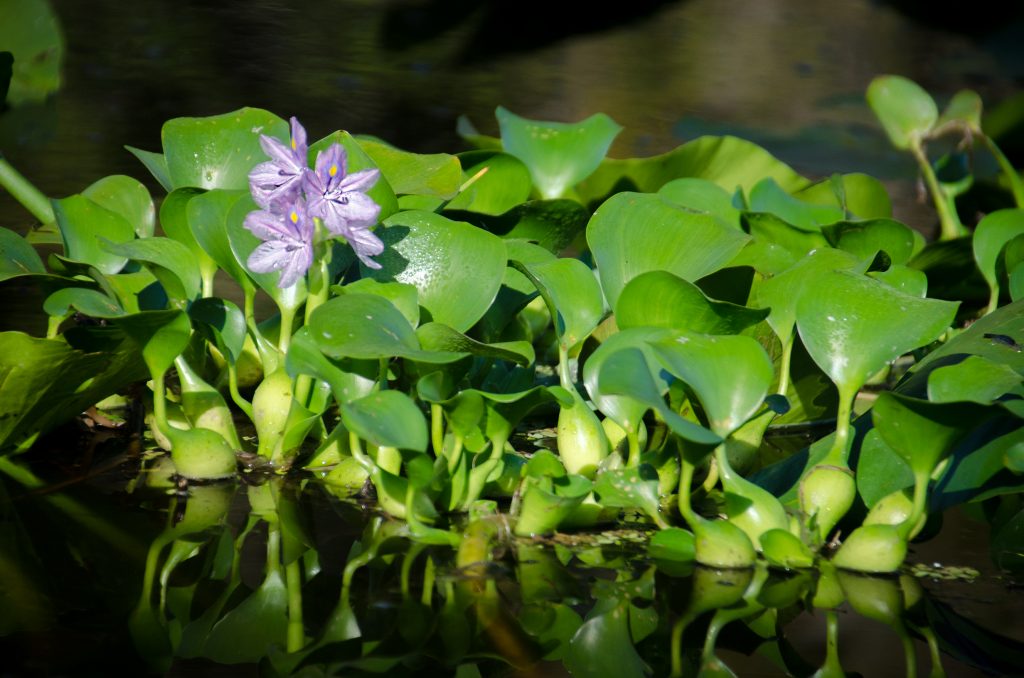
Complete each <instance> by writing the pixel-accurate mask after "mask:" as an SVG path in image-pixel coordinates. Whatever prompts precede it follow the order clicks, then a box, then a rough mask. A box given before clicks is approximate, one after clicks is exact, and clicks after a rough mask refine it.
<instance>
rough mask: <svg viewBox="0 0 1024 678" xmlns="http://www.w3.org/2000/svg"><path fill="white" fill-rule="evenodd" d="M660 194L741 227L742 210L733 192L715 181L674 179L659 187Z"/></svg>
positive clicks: (692, 178)
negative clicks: (736, 205) (738, 207)
mask: <svg viewBox="0 0 1024 678" xmlns="http://www.w3.org/2000/svg"><path fill="white" fill-rule="evenodd" d="M658 195H660V196H662V197H663V198H665V199H666V200H668V201H669V202H672V203H674V204H676V205H679V206H680V207H685V208H686V209H688V210H692V211H694V212H704V213H706V214H710V215H711V216H714V217H718V219H719V220H720V221H721V222H722V223H723V224H724V225H726V226H730V227H732V228H735V229H737V230H738V229H739V228H740V211H739V210H738V209H736V207H735V206H734V205H733V202H732V194H731V193H729V191H727V190H725V189H724V188H722V187H721V186H719V185H718V184H716V183H714V182H713V181H708V180H707V179H700V178H698V177H683V178H682V179H674V180H672V181H670V182H668V183H667V184H665V185H664V186H662V187H661V188H659V189H658Z"/></svg>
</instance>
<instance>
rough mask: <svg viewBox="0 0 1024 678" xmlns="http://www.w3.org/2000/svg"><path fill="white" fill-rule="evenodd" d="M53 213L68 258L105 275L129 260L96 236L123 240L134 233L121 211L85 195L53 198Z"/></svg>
mask: <svg viewBox="0 0 1024 678" xmlns="http://www.w3.org/2000/svg"><path fill="white" fill-rule="evenodd" d="M53 213H54V216H55V218H56V219H57V226H58V227H60V234H61V238H62V239H63V241H64V252H65V253H66V254H67V256H68V258H69V259H73V260H75V261H81V262H85V263H88V264H92V265H93V266H95V267H96V268H98V269H99V270H100V271H102V272H103V273H106V274H107V275H111V274H114V273H117V272H118V271H120V270H121V269H122V268H123V267H124V265H125V264H126V263H127V262H128V259H127V257H124V256H119V255H117V254H114V253H112V252H109V251H108V250H107V249H106V248H104V247H103V245H102V244H101V243H100V240H99V239H100V238H106V239H108V240H111V241H113V242H115V243H122V242H127V241H129V240H131V239H133V238H134V237H135V229H134V228H132V225H131V224H130V223H128V220H127V219H125V218H124V217H122V216H121V215H120V214H117V213H116V212H111V211H110V210H108V209H107V208H105V207H101V206H100V205H99V204H98V203H95V202H93V201H92V200H90V199H89V198H86V197H85V196H84V195H73V196H70V197H68V198H63V199H61V200H54V201H53Z"/></svg>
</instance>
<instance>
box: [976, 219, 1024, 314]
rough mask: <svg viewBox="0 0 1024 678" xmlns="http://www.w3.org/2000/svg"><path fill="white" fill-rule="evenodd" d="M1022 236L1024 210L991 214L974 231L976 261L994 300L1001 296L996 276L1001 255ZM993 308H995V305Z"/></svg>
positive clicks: (1023, 232)
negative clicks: (1004, 249)
mask: <svg viewBox="0 0 1024 678" xmlns="http://www.w3.org/2000/svg"><path fill="white" fill-rule="evenodd" d="M1021 234H1024V209H1004V210H997V211H995V212H991V213H990V214H988V215H986V216H985V218H984V219H982V220H981V221H980V222H978V226H977V228H975V229H974V238H973V240H972V243H973V249H974V259H975V261H976V262H977V263H978V269H979V270H980V271H981V275H982V276H984V278H985V282H987V283H988V286H989V289H990V290H991V294H992V298H993V299H996V298H998V294H999V279H998V278H997V275H996V266H997V263H998V261H999V254H1000V253H1001V252H1002V251H1003V247H1004V246H1006V244H1007V243H1008V242H1010V241H1011V240H1013V239H1014V238H1016V237H1017V236H1019V235H1021ZM991 308H995V304H994V303H993V304H992V305H991Z"/></svg>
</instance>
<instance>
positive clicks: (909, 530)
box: [899, 472, 931, 541]
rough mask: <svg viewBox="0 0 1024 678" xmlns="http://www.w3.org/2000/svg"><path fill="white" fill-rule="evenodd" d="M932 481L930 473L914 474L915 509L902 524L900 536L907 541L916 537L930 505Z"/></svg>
mask: <svg viewBox="0 0 1024 678" xmlns="http://www.w3.org/2000/svg"><path fill="white" fill-rule="evenodd" d="M930 481H931V474H930V473H917V472H915V473H914V507H913V509H911V511H910V517H909V518H907V519H906V520H905V521H903V523H902V524H900V528H899V529H900V536H901V537H903V538H904V539H906V540H907V541H909V540H911V539H913V538H914V536H915V534H914V533H915V532H916V530H915V529H914V528H915V527H916V526H917V524H918V522H920V520H921V516H923V515H924V514H925V509H926V508H927V505H928V483H929V482H930Z"/></svg>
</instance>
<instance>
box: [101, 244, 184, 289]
mask: <svg viewBox="0 0 1024 678" xmlns="http://www.w3.org/2000/svg"><path fill="white" fill-rule="evenodd" d="M102 244H103V246H104V248H105V249H106V250H107V251H109V252H113V253H114V254H119V255H121V256H123V257H126V258H128V259H130V260H132V261H137V262H139V263H141V264H142V265H143V266H145V267H146V268H148V269H149V270H150V271H152V273H153V275H154V276H156V278H157V280H159V281H160V284H161V285H163V286H164V290H165V291H166V292H167V296H168V297H170V298H171V299H173V300H176V301H181V302H187V301H191V300H193V299H195V298H196V297H198V296H199V292H200V290H201V286H202V281H201V280H200V277H199V266H198V264H197V263H196V259H195V256H193V254H192V252H191V251H190V250H189V249H188V247H186V246H185V245H182V244H181V243H180V242H178V241H177V240H172V239H170V238H157V237H153V238H138V239H136V240H131V241H128V242H125V243H111V242H104V243H102Z"/></svg>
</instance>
